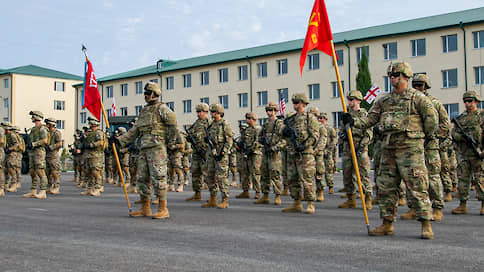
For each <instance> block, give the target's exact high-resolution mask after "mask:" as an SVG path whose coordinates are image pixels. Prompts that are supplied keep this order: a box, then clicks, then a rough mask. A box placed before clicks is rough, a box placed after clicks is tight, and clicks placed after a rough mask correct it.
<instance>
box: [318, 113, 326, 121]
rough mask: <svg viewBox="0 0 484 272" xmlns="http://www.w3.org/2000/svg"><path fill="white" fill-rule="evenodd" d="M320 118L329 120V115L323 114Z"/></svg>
mask: <svg viewBox="0 0 484 272" xmlns="http://www.w3.org/2000/svg"><path fill="white" fill-rule="evenodd" d="M319 117H321V118H323V119H326V120H328V114H327V113H326V112H322V113H321V114H320V115H319Z"/></svg>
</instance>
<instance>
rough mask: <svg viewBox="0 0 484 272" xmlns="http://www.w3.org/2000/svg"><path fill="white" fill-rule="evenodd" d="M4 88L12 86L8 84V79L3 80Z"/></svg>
mask: <svg viewBox="0 0 484 272" xmlns="http://www.w3.org/2000/svg"><path fill="white" fill-rule="evenodd" d="M3 86H5V88H10V84H9V82H8V78H6V79H4V80H3Z"/></svg>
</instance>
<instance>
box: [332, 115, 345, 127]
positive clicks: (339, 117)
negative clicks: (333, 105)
mask: <svg viewBox="0 0 484 272" xmlns="http://www.w3.org/2000/svg"><path fill="white" fill-rule="evenodd" d="M342 116H343V112H342V111H338V112H333V127H335V128H339V125H340V120H342Z"/></svg>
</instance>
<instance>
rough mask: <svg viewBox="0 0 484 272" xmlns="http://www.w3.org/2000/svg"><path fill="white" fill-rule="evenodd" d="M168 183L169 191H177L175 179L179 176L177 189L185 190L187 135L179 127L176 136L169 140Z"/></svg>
mask: <svg viewBox="0 0 484 272" xmlns="http://www.w3.org/2000/svg"><path fill="white" fill-rule="evenodd" d="M167 147H168V177H169V180H168V184H169V185H170V186H169V191H175V189H174V185H175V179H176V177H177V176H178V183H177V184H178V186H179V187H178V188H177V191H183V164H182V159H183V152H184V151H185V137H183V135H182V134H181V132H180V131H179V130H178V129H177V130H176V131H175V134H174V137H172V138H171V139H169V140H168V144H167Z"/></svg>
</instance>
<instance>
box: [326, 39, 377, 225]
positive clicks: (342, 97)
mask: <svg viewBox="0 0 484 272" xmlns="http://www.w3.org/2000/svg"><path fill="white" fill-rule="evenodd" d="M330 43H331V53H332V57H333V64H334V69H335V72H336V79H337V80H338V90H339V96H340V98H341V104H342V105H343V112H345V113H347V112H348V110H347V109H346V102H345V97H344V93H343V86H342V85H341V78H340V76H339V69H338V61H337V60H336V52H335V51H334V43H333V40H330ZM345 128H346V132H347V134H348V141H349V146H350V149H351V157H352V159H353V167H354V169H355V175H356V180H357V181H358V190H359V191H360V198H361V206H362V207H363V214H364V215H365V222H366V228H367V229H368V233H370V223H369V221H368V213H367V210H366V204H365V194H364V193H363V188H362V186H361V178H360V170H359V168H358V161H357V159H356V151H355V146H354V143H353V134H352V133H351V127H350V126H346V127H345Z"/></svg>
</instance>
